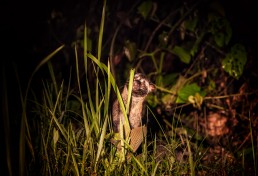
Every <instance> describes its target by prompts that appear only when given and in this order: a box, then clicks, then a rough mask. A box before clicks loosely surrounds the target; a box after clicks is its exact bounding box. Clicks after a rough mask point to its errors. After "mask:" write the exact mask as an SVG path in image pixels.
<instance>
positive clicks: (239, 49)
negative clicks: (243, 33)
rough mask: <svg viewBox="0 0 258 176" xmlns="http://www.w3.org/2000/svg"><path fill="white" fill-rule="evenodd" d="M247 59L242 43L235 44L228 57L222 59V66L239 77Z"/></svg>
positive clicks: (235, 76) (231, 74) (230, 73)
mask: <svg viewBox="0 0 258 176" xmlns="http://www.w3.org/2000/svg"><path fill="white" fill-rule="evenodd" d="M246 61H247V54H246V50H245V47H244V46H243V45H241V44H236V45H234V46H233V47H232V48H231V50H230V52H229V53H228V54H227V55H226V57H225V58H224V59H223V60H222V68H223V69H224V70H225V71H226V72H227V73H229V75H230V76H233V77H234V78H236V79H238V78H239V77H240V76H241V75H242V73H243V70H244V66H245V64H246Z"/></svg>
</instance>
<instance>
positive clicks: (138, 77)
mask: <svg viewBox="0 0 258 176" xmlns="http://www.w3.org/2000/svg"><path fill="white" fill-rule="evenodd" d="M127 86H128V82H127ZM155 90H156V87H155V85H154V84H153V83H152V82H150V80H149V79H148V78H147V77H146V76H145V75H143V74H142V73H136V74H135V75H134V79H133V87H132V96H134V97H145V96H147V95H148V94H149V93H151V92H154V91H155Z"/></svg>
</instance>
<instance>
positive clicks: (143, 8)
mask: <svg viewBox="0 0 258 176" xmlns="http://www.w3.org/2000/svg"><path fill="white" fill-rule="evenodd" d="M151 9H152V2H151V1H144V2H142V3H141V5H140V6H139V7H138V13H139V14H141V15H142V17H143V18H144V19H147V17H148V16H149V14H150V12H151Z"/></svg>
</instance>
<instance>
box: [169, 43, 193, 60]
mask: <svg viewBox="0 0 258 176" xmlns="http://www.w3.org/2000/svg"><path fill="white" fill-rule="evenodd" d="M172 52H173V53H174V54H175V55H177V56H178V57H179V58H180V60H181V61H182V62H184V63H186V64H189V63H190V61H191V55H190V53H189V52H188V51H186V50H185V49H184V48H182V47H180V46H175V47H174V48H173V50H172Z"/></svg>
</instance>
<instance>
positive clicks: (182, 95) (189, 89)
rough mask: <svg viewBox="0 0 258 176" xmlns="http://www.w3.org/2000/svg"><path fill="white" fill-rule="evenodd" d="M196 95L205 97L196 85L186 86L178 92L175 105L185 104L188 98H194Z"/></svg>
mask: <svg viewBox="0 0 258 176" xmlns="http://www.w3.org/2000/svg"><path fill="white" fill-rule="evenodd" d="M196 93H199V94H200V95H201V96H205V92H204V91H201V88H200V87H199V86H198V85H197V84H196V83H193V84H189V85H186V86H184V87H183V88H181V89H180V90H179V91H178V97H177V100H176V103H187V102H188V97H189V96H195V95H196Z"/></svg>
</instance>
